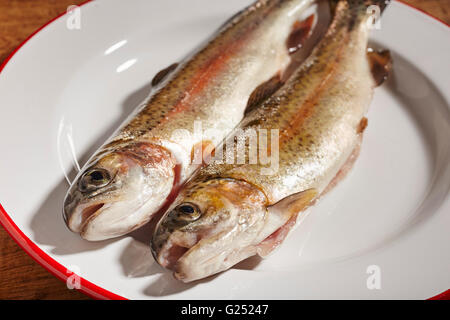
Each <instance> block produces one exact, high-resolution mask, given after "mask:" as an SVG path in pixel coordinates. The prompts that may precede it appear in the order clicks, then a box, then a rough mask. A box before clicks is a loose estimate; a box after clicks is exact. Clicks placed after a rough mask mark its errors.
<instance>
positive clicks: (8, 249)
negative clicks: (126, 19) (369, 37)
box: [0, 0, 450, 299]
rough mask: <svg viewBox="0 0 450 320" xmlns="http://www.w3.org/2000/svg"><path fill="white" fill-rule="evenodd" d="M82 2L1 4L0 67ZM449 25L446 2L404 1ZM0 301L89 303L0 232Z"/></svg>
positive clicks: (8, 0)
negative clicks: (29, 39) (27, 41)
mask: <svg viewBox="0 0 450 320" xmlns="http://www.w3.org/2000/svg"><path fill="white" fill-rule="evenodd" d="M82 2H84V0H0V63H1V62H2V61H3V60H4V59H6V58H7V57H8V56H9V54H10V53H11V52H12V51H13V50H14V49H15V48H16V47H17V46H18V45H19V44H20V43H22V41H24V40H25V39H26V38H27V37H28V36H29V35H30V34H31V33H32V32H33V31H35V30H36V29H37V28H39V27H40V26H42V25H43V24H45V23H46V22H47V21H49V20H50V19H52V18H54V17H56V16H58V15H59V14H61V13H63V12H65V11H66V9H67V7H68V6H70V5H73V4H80V3H82ZM406 2H408V3H410V4H412V5H413V6H416V7H418V8H420V9H422V10H424V11H426V12H428V13H429V14H431V15H433V16H435V17H437V18H439V19H441V20H443V21H445V22H446V23H450V1H449V0H407V1H406ZM0 299H88V298H87V297H86V296H84V295H83V294H82V293H80V292H77V291H75V290H69V289H67V287H66V285H65V283H63V282H61V281H60V280H58V279H56V278H55V277H54V276H52V275H51V274H50V273H49V272H48V271H46V270H45V269H44V268H42V267H41V266H40V265H39V264H37V263H36V262H34V260H32V259H31V258H30V257H29V256H28V255H27V254H26V253H25V252H23V251H22V250H21V249H20V247H19V246H18V245H17V244H16V243H15V242H14V241H13V240H12V239H11V238H10V237H9V236H8V234H7V233H6V232H5V231H4V230H3V229H2V228H0Z"/></svg>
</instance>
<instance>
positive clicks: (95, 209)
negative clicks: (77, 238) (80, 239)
mask: <svg viewBox="0 0 450 320" xmlns="http://www.w3.org/2000/svg"><path fill="white" fill-rule="evenodd" d="M105 205H106V203H104V202H97V203H94V204H91V205H79V206H78V208H76V209H75V211H74V212H73V213H72V214H71V215H70V217H69V218H68V219H67V226H68V227H69V229H70V230H72V231H73V232H78V233H80V232H82V230H83V229H84V228H85V226H86V225H87V224H88V223H89V221H91V220H92V219H93V218H94V217H95V216H97V215H98V214H99V212H100V211H101V209H102V208H105ZM65 212H67V211H66V210H65Z"/></svg>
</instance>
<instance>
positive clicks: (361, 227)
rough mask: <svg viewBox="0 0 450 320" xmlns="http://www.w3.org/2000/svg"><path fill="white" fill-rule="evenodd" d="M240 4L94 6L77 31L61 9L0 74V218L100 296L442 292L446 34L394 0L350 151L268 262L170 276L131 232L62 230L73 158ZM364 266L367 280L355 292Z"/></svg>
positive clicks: (447, 157)
mask: <svg viewBox="0 0 450 320" xmlns="http://www.w3.org/2000/svg"><path fill="white" fill-rule="evenodd" d="M250 2H251V1H249V0H230V1H226V2H225V1H214V2H213V1H207V0H190V1H189V2H188V1H184V0H170V1H164V2H157V3H156V2H155V1H146V0H133V1H120V0H108V1H106V0H103V1H94V2H90V3H87V4H85V5H84V6H82V7H81V20H80V21H81V29H70V28H67V22H68V19H70V16H69V15H65V16H63V17H61V18H59V19H57V20H56V21H54V22H53V23H51V24H50V25H48V26H47V27H45V28H44V29H43V30H41V31H40V32H39V33H37V34H36V35H35V36H34V37H32V38H31V39H30V40H29V41H28V42H27V43H26V44H25V45H24V46H23V47H22V48H21V49H20V50H19V51H18V52H17V53H16V54H15V55H14V56H13V57H12V59H11V60H9V62H8V63H7V64H6V65H5V66H4V69H3V70H2V71H1V74H0V105H1V106H2V108H1V110H0V137H1V138H0V150H2V151H3V152H2V155H1V157H0V180H1V184H0V203H1V205H2V206H3V209H4V210H2V211H3V212H2V213H0V221H1V222H2V224H3V225H4V226H5V227H6V229H7V230H8V231H9V232H10V233H11V235H12V236H13V237H14V238H15V239H16V241H18V242H19V244H20V245H21V246H22V247H23V248H24V249H25V250H26V251H27V252H28V253H30V254H31V255H32V256H33V257H34V258H35V259H37V260H38V261H39V262H40V263H41V264H43V265H44V266H45V267H47V268H48V269H50V270H51V271H52V272H53V273H55V274H56V275H57V276H58V277H60V278H62V279H65V278H67V277H68V276H70V275H71V274H72V273H71V271H69V270H72V271H74V272H76V273H77V274H78V275H79V276H81V277H82V280H81V284H82V286H83V290H84V291H85V292H86V293H88V294H90V295H92V296H95V297H99V298H119V297H125V298H137V299H163V298H177V299H206V298H208V299H258V298H261V299H291V298H292V299H302V298H312V299H314V298H343V299H345V298H362V299H365V298H368V299H372V298H375V299H376V298H387V299H389V298H411V299H413V298H417V299H425V298H429V297H431V296H434V295H436V294H438V293H440V292H443V291H445V290H447V289H449V288H450V273H449V270H450V232H449V226H450V196H449V190H450V142H449V141H450V139H449V138H450V107H449V104H450V90H449V89H450V78H449V76H448V71H449V70H450V60H449V59H448V52H450V41H449V40H450V31H449V28H448V27H446V26H445V25H443V24H441V23H438V22H436V21H434V20H433V19H431V18H430V17H427V16H426V15H424V14H421V13H419V12H418V11H415V10H414V9H411V8H409V7H407V6H405V5H403V4H401V3H398V2H395V3H392V4H391V5H390V7H389V8H388V9H387V10H386V12H385V14H384V16H383V19H382V20H381V28H380V29H379V30H374V31H373V36H372V40H373V43H374V45H376V46H379V47H383V48H388V49H390V50H391V51H392V53H393V56H394V63H395V65H394V74H393V77H392V78H391V79H390V80H389V82H388V83H387V84H385V85H384V86H383V87H381V88H379V89H377V90H376V93H375V97H374V101H373V103H372V106H371V109H370V112H369V116H368V118H369V127H368V129H367V131H366V134H365V138H364V143H363V148H362V152H361V156H360V158H359V160H358V161H357V163H356V165H355V167H354V169H353V170H352V172H351V174H350V175H349V176H348V177H347V178H346V179H345V180H344V181H343V182H341V184H340V185H339V186H338V187H336V188H335V189H334V190H333V191H332V192H331V193H330V194H328V195H327V196H326V197H325V198H324V199H323V200H322V201H321V202H320V203H319V204H318V205H316V206H315V207H313V208H311V209H309V210H308V212H306V213H305V215H304V216H303V217H304V219H302V221H301V223H300V224H299V225H298V227H297V229H296V230H295V231H293V232H292V234H291V235H290V237H289V238H288V239H287V240H286V242H285V243H284V245H283V246H282V247H281V248H280V249H279V250H278V251H276V252H275V253H274V254H273V255H272V256H271V257H270V258H268V259H266V260H264V261H259V260H257V259H250V260H248V261H245V262H244V263H241V264H239V265H238V266H236V267H235V268H233V269H231V270H229V271H227V272H225V273H222V274H220V275H218V276H215V277H213V278H212V279H208V280H205V281H202V282H199V283H196V284H182V283H180V282H178V281H176V280H174V279H173V278H172V276H171V274H170V273H168V272H166V271H164V270H163V269H162V268H160V267H159V266H158V265H157V264H156V263H155V262H154V260H153V258H152V257H151V253H150V251H149V247H148V245H147V241H148V238H149V236H148V234H147V233H146V232H145V231H146V230H145V227H144V228H143V229H141V230H139V231H137V232H134V233H133V234H132V235H130V236H126V237H122V238H119V239H115V240H110V241H105V242H101V243H89V242H86V241H83V240H82V239H80V238H79V236H78V235H75V234H73V233H71V232H70V231H69V230H68V229H66V227H65V225H64V222H63V219H62V215H61V207H62V201H63V197H64V195H65V192H66V190H67V189H68V183H67V182H66V179H65V177H64V175H65V174H66V175H67V176H68V177H69V179H70V178H72V177H73V169H71V168H72V167H73V163H72V161H71V158H72V156H71V155H72V153H74V154H75V155H76V157H77V158H78V160H79V161H80V163H83V162H84V161H86V160H87V158H88V157H89V156H90V155H91V154H92V153H93V152H94V151H95V150H96V149H97V148H98V147H99V146H100V145H101V143H102V142H103V141H104V140H105V139H106V138H107V137H108V136H109V135H110V134H111V133H112V132H113V131H114V130H115V129H116V128H117V126H118V125H119V124H120V122H121V121H123V119H124V118H125V117H126V116H127V115H128V114H129V113H130V112H131V111H132V110H133V109H134V108H135V107H136V106H137V105H138V104H139V103H140V102H141V101H142V100H143V99H144V98H145V97H146V96H147V94H148V92H149V89H150V81H151V78H152V76H153V75H154V74H155V73H156V72H157V71H159V70H160V69H162V68H163V67H166V66H168V65H170V64H172V63H173V62H175V61H179V60H180V59H181V58H183V57H184V56H185V55H186V54H187V53H189V52H190V51H191V50H193V49H194V48H195V46H197V45H198V44H199V43H201V42H202V41H204V40H205V39H206V38H207V37H208V36H209V35H210V34H211V33H212V32H213V31H214V30H215V29H216V28H218V27H219V26H220V25H221V24H222V23H223V22H224V21H225V20H226V19H227V18H228V17H229V16H231V15H232V14H233V13H235V12H237V11H238V10H240V9H242V8H243V7H245V6H246V5H248V4H249V3H250ZM173 8H177V10H173ZM69 22H70V21H69ZM372 270H376V271H375V272H376V273H378V272H379V275H380V280H381V281H380V284H381V288H380V289H372V290H370V289H369V288H368V285H367V283H368V282H370V279H372V278H371V276H372V275H371V274H370V272H372ZM369 287H370V286H369Z"/></svg>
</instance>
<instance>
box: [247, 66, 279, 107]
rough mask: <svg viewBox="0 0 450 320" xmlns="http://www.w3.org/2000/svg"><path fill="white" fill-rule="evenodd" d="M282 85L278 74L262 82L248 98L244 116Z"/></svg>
mask: <svg viewBox="0 0 450 320" xmlns="http://www.w3.org/2000/svg"><path fill="white" fill-rule="evenodd" d="M282 85H283V82H282V81H281V75H280V73H277V74H276V75H274V76H273V77H272V78H270V79H269V80H267V81H266V82H263V83H262V84H260V85H259V86H257V87H256V89H255V90H253V92H252V94H251V95H250V98H248V102H247V107H246V108H245V111H244V115H247V114H248V113H249V112H250V111H252V110H254V109H255V108H256V107H258V106H259V105H260V104H261V103H262V102H264V100H266V99H267V98H269V97H270V96H271V95H272V94H274V93H275V92H276V91H277V90H278V89H279V88H280V87H281V86H282Z"/></svg>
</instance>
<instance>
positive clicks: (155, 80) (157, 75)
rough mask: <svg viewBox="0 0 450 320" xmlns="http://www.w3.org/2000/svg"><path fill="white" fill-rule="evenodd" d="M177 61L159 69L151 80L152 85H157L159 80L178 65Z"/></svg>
mask: <svg viewBox="0 0 450 320" xmlns="http://www.w3.org/2000/svg"><path fill="white" fill-rule="evenodd" d="M178 65H179V64H178V63H174V64H171V65H170V66H168V67H167V68H165V69H163V70H161V71H159V72H158V73H157V74H156V75H155V76H154V77H153V80H152V86H157V85H158V84H159V83H161V81H163V80H164V79H165V78H166V77H167V76H168V75H169V74H170V73H171V72H172V71H173V70H175V69H176V68H177V67H178Z"/></svg>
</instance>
